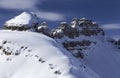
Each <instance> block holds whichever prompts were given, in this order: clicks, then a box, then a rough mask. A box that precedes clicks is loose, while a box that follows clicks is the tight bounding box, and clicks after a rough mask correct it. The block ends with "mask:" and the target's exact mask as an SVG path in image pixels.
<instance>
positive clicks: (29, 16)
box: [4, 12, 38, 31]
mask: <svg viewBox="0 0 120 78" xmlns="http://www.w3.org/2000/svg"><path fill="white" fill-rule="evenodd" d="M35 25H38V17H37V15H36V14H35V13H33V12H22V13H21V14H19V15H18V16H15V17H14V18H12V19H10V20H8V21H6V22H5V24H4V29H9V30H19V31H23V30H27V29H30V28H31V27H34V26H35Z"/></svg>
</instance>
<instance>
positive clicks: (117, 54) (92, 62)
mask: <svg viewBox="0 0 120 78" xmlns="http://www.w3.org/2000/svg"><path fill="white" fill-rule="evenodd" d="M86 53H87V55H88V56H86V58H85V59H84V63H86V64H87V65H88V66H89V67H90V68H91V69H92V70H93V71H95V72H96V73H97V74H99V76H100V77H101V78H120V50H118V49H117V48H116V47H115V46H114V45H112V44H111V43H108V42H107V41H106V40H105V41H104V42H98V43H97V44H96V45H95V46H92V48H91V49H88V50H87V51H86Z"/></svg>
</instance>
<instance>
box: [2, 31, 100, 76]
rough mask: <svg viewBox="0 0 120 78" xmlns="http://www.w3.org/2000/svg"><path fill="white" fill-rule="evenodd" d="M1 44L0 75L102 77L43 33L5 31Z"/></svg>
mask: <svg viewBox="0 0 120 78" xmlns="http://www.w3.org/2000/svg"><path fill="white" fill-rule="evenodd" d="M0 46H1V48H0V78H100V77H99V76H98V75H97V74H96V73H95V72H94V71H92V70H91V69H90V68H89V67H87V66H84V64H82V63H81V62H80V60H78V59H76V58H74V57H73V56H72V55H71V54H70V53H69V52H68V51H66V50H65V49H63V48H62V47H61V46H60V45H59V44H58V43H57V42H56V41H55V40H53V39H51V38H49V37H47V36H45V35H42V34H39V33H35V32H18V31H3V30H1V31H0ZM7 52H8V53H9V54H7ZM16 53H17V54H16Z"/></svg>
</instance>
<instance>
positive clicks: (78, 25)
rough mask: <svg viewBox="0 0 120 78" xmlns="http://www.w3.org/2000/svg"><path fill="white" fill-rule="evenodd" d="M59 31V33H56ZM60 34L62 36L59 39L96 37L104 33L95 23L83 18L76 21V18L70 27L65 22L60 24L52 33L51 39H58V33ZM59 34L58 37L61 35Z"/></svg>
mask: <svg viewBox="0 0 120 78" xmlns="http://www.w3.org/2000/svg"><path fill="white" fill-rule="evenodd" d="M57 31H59V32H57ZM60 32H61V34H62V36H60V37H64V36H66V37H69V38H74V37H79V36H82V35H84V36H97V35H102V36H104V31H103V30H102V29H101V28H99V27H98V24H96V23H95V22H92V20H88V19H85V18H82V19H80V20H78V19H77V18H74V19H73V20H72V22H71V24H70V25H68V24H67V23H66V22H61V24H60V26H59V27H58V28H57V29H55V30H54V31H53V32H52V33H54V34H52V36H53V37H56V38H59V35H58V34H59V33H60ZM61 34H60V35H61Z"/></svg>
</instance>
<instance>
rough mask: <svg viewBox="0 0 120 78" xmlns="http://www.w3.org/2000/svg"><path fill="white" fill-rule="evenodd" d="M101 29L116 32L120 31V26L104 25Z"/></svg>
mask: <svg viewBox="0 0 120 78" xmlns="http://www.w3.org/2000/svg"><path fill="white" fill-rule="evenodd" d="M101 27H102V28H103V29H106V30H115V29H120V24H104V25H102V26H101Z"/></svg>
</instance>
